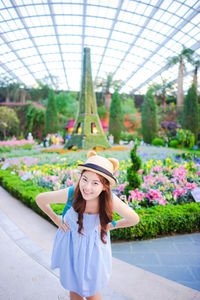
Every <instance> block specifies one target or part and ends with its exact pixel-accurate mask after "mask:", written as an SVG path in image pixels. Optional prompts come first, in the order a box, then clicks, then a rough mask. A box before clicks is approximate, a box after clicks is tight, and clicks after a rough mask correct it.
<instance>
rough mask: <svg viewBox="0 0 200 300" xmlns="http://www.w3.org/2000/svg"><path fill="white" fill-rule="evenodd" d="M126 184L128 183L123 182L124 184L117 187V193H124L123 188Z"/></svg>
mask: <svg viewBox="0 0 200 300" xmlns="http://www.w3.org/2000/svg"><path fill="white" fill-rule="evenodd" d="M127 184H128V182H125V183H123V184H120V185H119V191H120V192H122V193H123V192H124V188H125V186H126V185H127Z"/></svg>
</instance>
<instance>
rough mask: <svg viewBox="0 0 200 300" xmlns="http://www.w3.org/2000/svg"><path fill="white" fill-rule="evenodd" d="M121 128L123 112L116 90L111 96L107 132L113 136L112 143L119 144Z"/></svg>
mask: <svg viewBox="0 0 200 300" xmlns="http://www.w3.org/2000/svg"><path fill="white" fill-rule="evenodd" d="M122 128H123V112H122V104H121V98H120V95H119V94H118V92H117V91H115V93H114V94H113V96H112V101H111V105H110V119H109V133H110V134H112V135H113V137H114V144H119V141H120V135H121V131H122Z"/></svg>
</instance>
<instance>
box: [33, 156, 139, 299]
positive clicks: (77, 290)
mask: <svg viewBox="0 0 200 300" xmlns="http://www.w3.org/2000/svg"><path fill="white" fill-rule="evenodd" d="M118 165H119V163H118V160H117V159H114V158H108V159H107V158H105V157H102V156H99V155H97V154H96V152H95V151H89V152H88V155H87V161H86V163H85V164H79V165H78V168H79V170H80V171H81V176H80V179H79V181H78V183H77V184H76V186H71V187H69V188H66V189H63V190H59V191H54V192H47V193H43V194H39V195H38V196H37V197H36V202H37V204H38V206H39V207H40V208H41V209H42V210H43V211H44V212H45V213H46V214H47V215H48V216H49V217H50V218H51V219H52V220H53V221H54V223H55V224H56V225H57V226H58V227H59V229H58V231H57V234H56V237H55V241H54V246H53V252H52V262H51V268H52V269H54V268H59V269H60V281H61V284H62V286H63V287H64V288H65V289H67V290H69V291H70V299H71V300H76V299H83V297H86V298H87V299H91V300H99V299H101V295H100V291H101V290H102V289H103V287H105V286H106V285H107V283H108V280H109V278H110V275H111V269H112V257H111V244H110V230H111V229H114V228H122V227H129V226H133V225H135V224H137V223H138V222H139V217H138V215H137V214H136V213H135V212H134V210H133V209H132V208H130V207H129V206H128V205H127V204H125V203H124V202H123V201H121V200H120V199H119V198H118V197H117V196H116V195H115V194H114V193H112V192H111V185H113V184H115V183H116V178H115V177H114V172H115V171H116V170H117V168H118ZM66 200H67V201H66ZM52 203H66V206H65V209H64V212H63V216H62V217H61V216H57V215H56V214H55V213H54V212H53V211H52V209H51V208H50V204H52ZM113 212H116V213H118V214H119V215H120V216H122V218H123V219H121V220H119V221H117V222H114V221H113V218H112V215H113Z"/></svg>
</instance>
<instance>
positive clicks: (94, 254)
mask: <svg viewBox="0 0 200 300" xmlns="http://www.w3.org/2000/svg"><path fill="white" fill-rule="evenodd" d="M64 218H65V221H66V222H67V223H68V224H69V227H70V230H69V231H67V232H65V233H63V232H62V230H61V229H60V228H59V229H58V231H57V233H56V237H55V240H54V245H53V252H52V258H51V259H52V260H51V268H52V269H55V268H59V269H60V282H61V284H62V286H63V287H64V288H65V289H67V290H69V291H73V292H75V293H77V294H79V295H80V296H82V297H89V296H92V295H95V294H96V293H98V292H100V291H101V290H102V288H104V287H105V286H106V285H107V283H108V280H109V278H110V275H111V271H112V255H111V243H110V234H109V232H108V234H107V243H106V244H104V243H103V242H102V241H101V236H100V231H99V228H98V226H99V225H100V219H99V215H98V214H93V215H88V214H84V215H83V227H84V230H83V235H81V234H79V233H78V224H77V220H78V214H77V213H76V212H75V210H74V209H73V207H71V208H70V209H68V210H67V212H66V214H65V217H64Z"/></svg>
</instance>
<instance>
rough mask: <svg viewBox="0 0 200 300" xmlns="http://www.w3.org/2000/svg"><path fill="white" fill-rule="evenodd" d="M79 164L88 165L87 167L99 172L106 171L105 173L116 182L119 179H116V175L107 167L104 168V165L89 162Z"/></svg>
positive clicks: (81, 165)
mask: <svg viewBox="0 0 200 300" xmlns="http://www.w3.org/2000/svg"><path fill="white" fill-rule="evenodd" d="M78 166H80V167H86V168H89V169H93V170H96V171H99V172H101V173H104V174H105V175H107V176H109V177H111V178H112V179H114V180H115V182H116V181H117V180H116V179H115V177H114V176H113V175H112V174H111V173H110V172H109V171H107V170H106V169H104V168H102V167H100V166H98V165H95V164H90V163H87V164H80V165H78Z"/></svg>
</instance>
